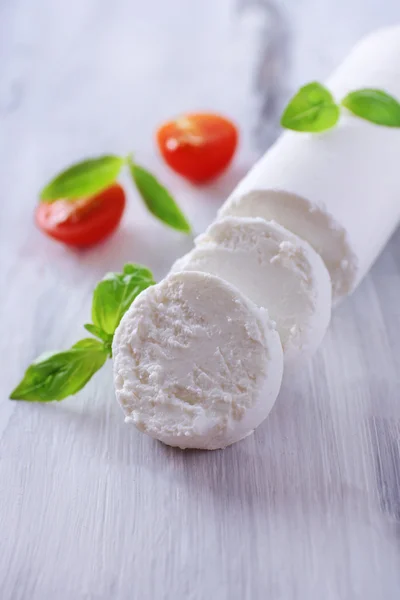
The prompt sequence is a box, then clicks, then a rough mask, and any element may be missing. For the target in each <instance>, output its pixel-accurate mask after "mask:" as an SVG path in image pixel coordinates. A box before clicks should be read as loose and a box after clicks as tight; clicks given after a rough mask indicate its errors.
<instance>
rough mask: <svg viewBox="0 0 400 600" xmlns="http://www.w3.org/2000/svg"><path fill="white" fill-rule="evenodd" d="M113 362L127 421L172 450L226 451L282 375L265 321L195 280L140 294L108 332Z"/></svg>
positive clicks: (269, 399) (222, 288) (202, 279)
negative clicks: (114, 326)
mask: <svg viewBox="0 0 400 600" xmlns="http://www.w3.org/2000/svg"><path fill="white" fill-rule="evenodd" d="M113 357H114V382H115V389H116V395H117V399H118V401H119V403H120V405H121V407H122V409H123V411H124V412H125V415H126V421H127V422H128V423H132V424H134V425H135V426H136V427H137V428H138V429H140V430H141V431H143V432H145V433H147V434H149V435H151V436H152V437H154V438H156V439H158V440H160V441H162V442H164V443H165V444H169V445H171V446H179V447H180V448H204V449H210V450H211V449H216V448H224V447H225V446H228V445H229V444H232V443H233V442H236V441H238V440H240V439H242V438H244V437H246V436H247V435H249V434H250V433H252V432H253V430H254V429H255V428H256V427H257V426H258V425H259V424H260V423H261V422H262V421H263V420H264V419H265V418H266V417H267V415H268V413H269V411H270V410H271V408H272V406H273V404H274V402H275V399H276V397H277V394H278V392H279V389H280V385H281V379H282V371H283V354H282V347H281V343H280V339H279V335H278V333H277V332H276V331H275V329H274V326H273V323H272V322H271V320H270V319H269V317H268V312H267V311H266V310H265V309H262V308H259V307H257V306H256V305H255V304H253V303H252V302H251V301H250V300H248V299H247V298H246V297H245V296H244V295H242V294H241V293H240V292H239V291H238V290H237V289H236V288H234V287H233V286H231V285H229V284H228V283H226V282H225V281H223V280H222V279H220V278H219V277H215V276H213V275H208V274H205V273H198V272H182V273H176V274H171V275H169V276H168V277H166V278H165V279H164V280H163V281H161V282H160V283H159V284H157V285H155V286H152V287H150V288H148V289H146V290H145V291H144V292H142V293H141V294H140V296H138V298H137V299H136V300H135V301H134V302H133V304H132V306H131V307H130V309H129V310H128V312H127V313H126V314H125V315H124V317H123V319H122V321H121V323H120V325H119V327H118V329H117V331H116V333H115V336H114V341H113Z"/></svg>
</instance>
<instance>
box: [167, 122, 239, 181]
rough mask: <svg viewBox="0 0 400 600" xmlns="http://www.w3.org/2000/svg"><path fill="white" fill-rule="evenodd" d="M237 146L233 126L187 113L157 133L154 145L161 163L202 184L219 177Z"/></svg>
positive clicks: (229, 123)
mask: <svg viewBox="0 0 400 600" xmlns="http://www.w3.org/2000/svg"><path fill="white" fill-rule="evenodd" d="M237 143H238V130H237V128H236V126H235V125H234V124H233V123H232V122H231V121H229V120H228V119H226V118H225V117H222V116H220V115H216V114H212V113H189V114H186V115H183V116H181V117H179V118H177V119H175V120H173V121H168V122H167V123H164V125H162V126H161V127H159V129H158V130H157V144H158V147H159V150H160V152H161V155H162V156H163V158H164V160H165V162H166V163H167V164H168V165H169V166H170V167H171V168H172V169H173V170H174V171H176V172H177V173H179V174H180V175H182V176H183V177H185V178H186V179H189V180H190V181H192V182H193V183H205V182H207V181H210V180H211V179H214V178H215V177H217V176H218V175H220V174H221V173H222V172H223V171H224V170H225V169H226V168H227V167H228V165H229V164H230V162H231V160H232V158H233V155H234V154H235V150H236V147H237Z"/></svg>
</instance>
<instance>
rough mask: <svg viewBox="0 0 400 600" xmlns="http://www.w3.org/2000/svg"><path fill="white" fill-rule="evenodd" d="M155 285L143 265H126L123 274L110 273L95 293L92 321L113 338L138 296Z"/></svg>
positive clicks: (150, 274)
mask: <svg viewBox="0 0 400 600" xmlns="http://www.w3.org/2000/svg"><path fill="white" fill-rule="evenodd" d="M154 283H155V281H154V279H153V275H152V273H151V271H149V270H148V269H146V268H145V267H142V266H141V265H133V264H128V265H125V267H124V269H123V272H122V273H108V274H107V275H106V276H105V277H104V279H103V280H102V281H100V283H98V284H97V286H96V289H95V290H94V293H93V303H92V321H93V323H94V325H95V326H96V327H97V328H99V329H100V330H102V331H103V332H105V333H106V334H109V335H111V336H113V335H114V332H115V330H116V328H117V327H118V325H119V322H120V321H121V319H122V317H123V315H124V314H125V313H126V311H127V310H128V308H129V307H130V305H131V304H132V302H133V301H134V299H135V298H136V296H138V295H139V294H140V292H142V291H143V290H145V289H146V288H147V287H149V286H150V285H153V284H154Z"/></svg>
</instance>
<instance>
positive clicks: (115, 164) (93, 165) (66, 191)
mask: <svg viewBox="0 0 400 600" xmlns="http://www.w3.org/2000/svg"><path fill="white" fill-rule="evenodd" d="M124 162H125V159H123V158H120V157H119V156H112V155H109V156H100V157H99V158H91V159H89V160H84V161H83V162H80V163H78V164H76V165H73V166H72V167H69V168H68V169H67V170H66V171H63V172H62V173H60V174H59V175H57V177H55V178H54V179H53V180H52V181H50V183H49V184H48V185H46V187H45V188H44V189H43V190H42V192H41V194H40V200H41V201H42V202H54V201H55V200H58V199H60V198H68V199H69V200H74V199H77V198H82V196H92V195H93V194H97V193H98V192H101V190H104V189H105V188H107V187H109V186H110V185H112V184H113V183H114V182H115V180H116V179H117V177H118V175H119V172H120V170H121V167H122V165H123V164H124Z"/></svg>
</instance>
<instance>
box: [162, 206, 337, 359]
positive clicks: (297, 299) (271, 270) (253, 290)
mask: <svg viewBox="0 0 400 600" xmlns="http://www.w3.org/2000/svg"><path fill="white" fill-rule="evenodd" d="M195 243H196V246H195V248H194V249H193V250H192V251H191V252H189V253H188V254H186V255H185V256H184V257H182V258H180V259H178V260H177V261H176V262H175V264H174V265H173V267H172V271H173V272H179V271H202V272H206V273H211V274H213V275H217V276H218V277H221V278H222V279H225V281H228V282H229V283H230V284H232V285H234V286H235V287H237V288H238V289H239V290H240V291H241V292H242V293H243V294H244V295H245V296H247V297H248V298H250V300H252V301H253V302H254V303H255V304H257V306H260V307H263V308H266V309H267V310H268V313H269V315H270V317H271V318H272V319H273V320H274V321H275V322H276V328H277V331H278V333H279V335H280V338H281V342H282V347H283V353H284V359H285V367H286V366H288V365H290V364H297V363H299V362H303V361H304V360H306V359H307V358H309V357H310V356H311V355H312V354H313V352H314V351H315V350H316V349H317V348H318V346H319V345H320V343H321V341H322V338H323V337H324V335H325V332H326V330H327V328H328V325H329V321H330V316H331V282H330V278H329V274H328V271H327V269H326V267H325V265H324V263H323V262H322V259H321V258H320V256H319V255H318V254H317V253H316V252H315V250H313V249H312V248H311V246H310V245H309V244H307V242H304V241H303V240H301V239H300V238H299V237H298V236H296V235H294V234H293V233H290V231H288V230H287V229H285V228H284V227H281V226H280V225H278V224H277V223H273V222H268V221H265V220H264V219H260V218H239V217H226V218H225V219H221V220H220V221H217V222H215V223H213V224H212V225H210V227H209V228H208V229H207V231H206V232H205V233H204V234H203V235H200V236H199V237H198V238H197V239H196V241H195Z"/></svg>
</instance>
